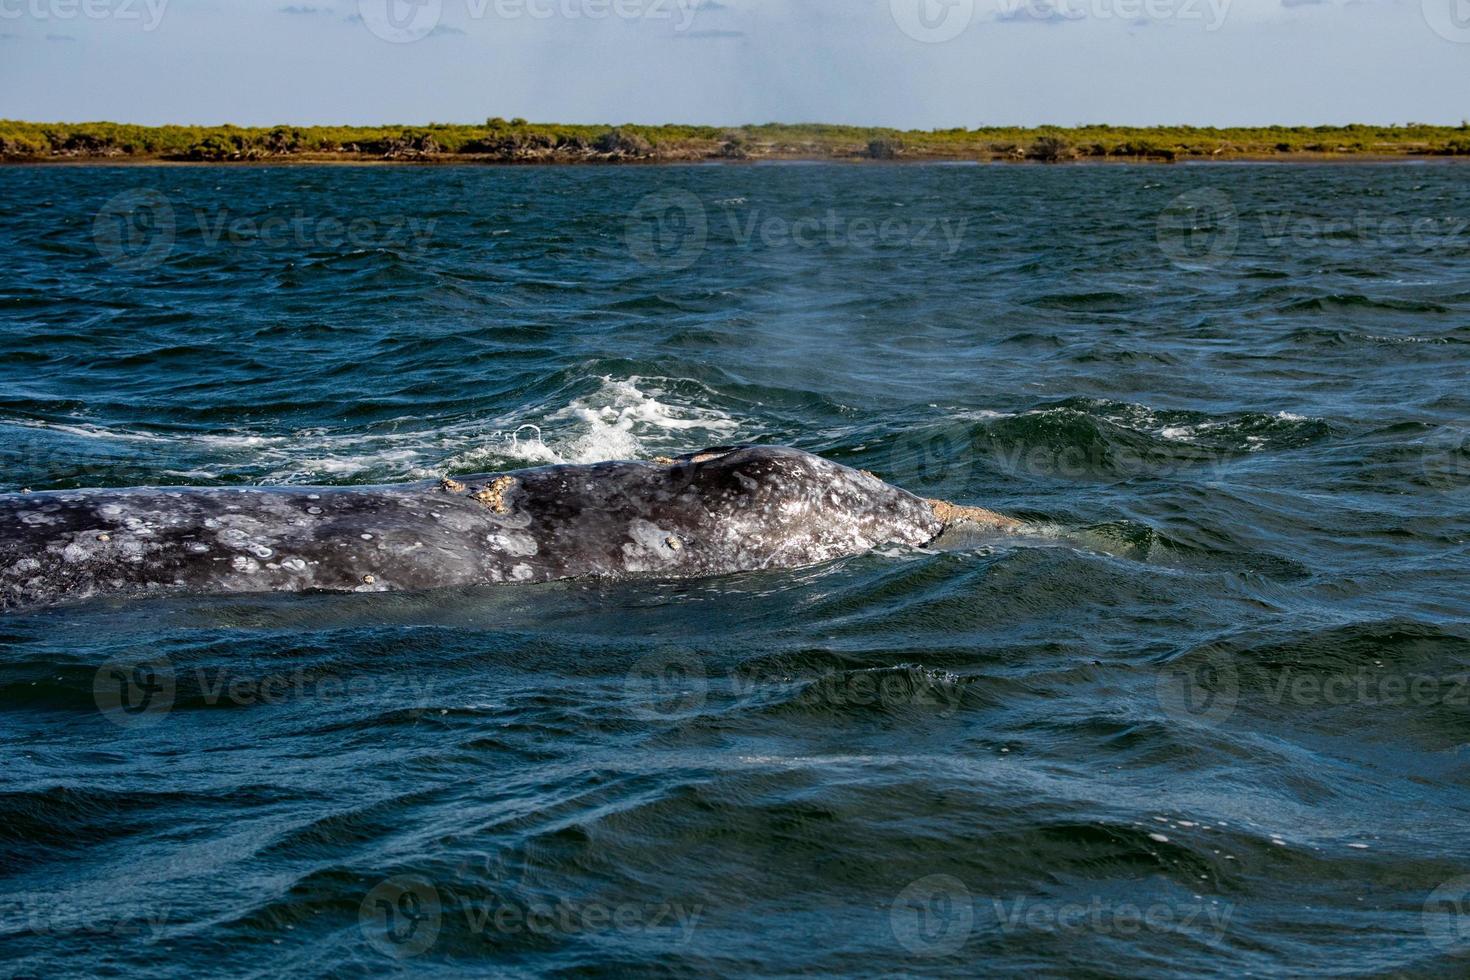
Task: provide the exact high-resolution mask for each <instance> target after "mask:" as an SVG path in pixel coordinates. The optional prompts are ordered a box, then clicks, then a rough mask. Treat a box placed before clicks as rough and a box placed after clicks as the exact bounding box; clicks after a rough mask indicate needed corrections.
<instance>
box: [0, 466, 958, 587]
mask: <svg viewBox="0 0 1470 980" xmlns="http://www.w3.org/2000/svg"><path fill="white" fill-rule="evenodd" d="M939 506H941V507H942V506H943V505H939ZM982 513H983V512H982ZM943 529H944V522H943V521H942V520H941V519H940V517H939V516H938V515H937V514H936V511H935V505H933V504H931V502H929V501H925V500H923V499H921V498H919V497H916V496H914V495H913V494H910V493H907V492H905V491H903V490H900V489H898V488H897V487H894V486H890V485H889V484H887V483H884V482H883V481H881V480H879V479H877V478H876V477H873V476H871V475H869V474H867V473H864V472H861V471H859V470H854V469H850V468H848V467H846V466H841V465H839V464H837V463H833V462H830V461H829V460H825V459H822V458H821V457H818V456H813V455H811V454H810V453H805V452H801V451H799V450H795V449H784V448H774V447H721V448H719V449H714V450H706V451H704V452H702V453H694V454H690V455H688V456H684V457H681V458H679V459H677V460H660V461H657V462H652V463H648V462H610V463H597V464H593V465H586V466H548V467H543V468H538V469H530V470H521V471H517V472H513V473H506V474H489V475H485V476H476V477H463V478H462V479H461V480H459V481H450V480H446V481H444V482H442V483H434V482H426V483H414V484H404V485H394V486H370V487H330V488H328V487H278V488H262V487H250V488H188V487H176V488H141V489H127V490H64V491H50V492H43V493H19V494H4V495H0V609H5V610H14V609H18V608H24V607H30V606H39V605H46V604H50V603H58V602H69V601H75V600H81V599H88V598H93V597H99V596H131V595H164V594H194V595H216V594H230V593H259V592H300V591H307V590H326V591H352V592H388V591H394V592H399V591H416V590H427V589H436V588H444V587H451V586H464V585H477V584H482V583H492V582H547V581H551V580H555V579H565V578H580V577H624V576H634V575H644V576H659V577H667V578H693V577H700V576H712V575H721V574H726V573H730V572H742V571H753V570H757V569H771V568H791V567H796V566H801V565H810V564H814V563H817V562H823V561H827V560H829V559H833V558H839V557H842V556H845V555H853V554H857V553H860V552H863V551H866V550H868V549H871V548H873V547H876V546H878V545H882V544H885V543H900V544H907V545H914V546H919V545H924V544H926V543H928V542H930V541H931V540H933V539H934V538H935V537H936V536H937V535H938V534H939V533H940V531H942V530H943Z"/></svg>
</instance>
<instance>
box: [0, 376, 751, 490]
mask: <svg viewBox="0 0 1470 980" xmlns="http://www.w3.org/2000/svg"><path fill="white" fill-rule="evenodd" d="M599 382H600V383H599V387H598V388H597V389H596V390H595V391H593V392H591V393H590V394H587V395H583V396H580V397H576V398H573V399H571V400H570V401H569V402H567V403H564V404H561V405H533V406H524V407H520V408H517V409H515V410H513V411H511V412H508V413H506V414H504V415H501V416H496V417H493V418H477V419H464V420H460V421H456V422H450V423H442V422H441V423H437V424H436V423H435V422H434V420H432V419H422V418H411V417H409V418H400V419H394V420H391V421H388V422H384V423H380V424H379V425H378V426H376V427H375V428H374V429H372V430H369V431H356V432H353V431H334V430H331V429H325V428H320V427H317V428H308V429H299V430H296V431H293V432H288V433H282V432H248V431H234V432H215V433H192V432H178V433H155V432H144V431H138V430H132V429H126V428H121V427H107V426H102V425H96V424H92V423H60V422H46V421H38V420H32V419H0V430H3V429H4V427H6V426H21V427H26V428H34V429H46V430H49V431H53V432H60V433H65V434H67V435H70V436H73V437H77V438H80V439H85V440H109V441H123V442H139V443H145V442H146V443H151V444H157V445H159V447H160V448H162V447H165V446H170V447H171V448H172V453H171V455H174V456H176V457H181V462H183V463H184V465H183V466H180V467H179V468H177V469H170V470H164V471H163V474H164V475H166V476H168V477H172V478H177V479H186V480H190V481H209V480H214V479H220V478H223V477H225V476H227V475H229V476H232V477H238V476H241V475H245V476H247V477H250V478H253V479H255V480H256V481H257V482H259V483H263V484H302V483H311V482H316V481H322V480H332V481H343V482H348V481H350V482H364V481H368V480H379V481H382V482H393V481H400V480H415V479H430V478H434V477H438V476H442V475H444V474H446V473H449V472H468V471H475V470H480V471H493V470H498V469H506V468H511V467H515V466H525V465H531V466H537V465H547V464H556V463H596V462H602V461H605V460H612V459H639V458H648V457H650V456H654V455H659V454H665V453H666V454H676V453H679V452H686V451H691V450H696V449H701V448H704V447H705V446H708V445H711V444H714V443H717V442H723V441H729V438H730V437H731V435H732V434H735V433H737V432H739V431H740V430H741V428H742V426H741V424H740V423H739V422H737V421H736V420H734V419H733V418H732V417H731V416H730V415H729V414H727V413H726V412H724V411H722V410H720V409H718V408H715V407H713V404H712V403H713V402H714V397H713V393H712V392H709V391H708V389H705V388H703V387H702V386H701V387H699V388H698V390H697V391H696V394H695V397H694V398H690V397H689V396H687V395H676V394H674V393H673V392H671V390H670V389H671V388H672V387H674V386H682V387H684V388H685V389H688V388H689V387H690V386H691V383H690V382H685V381H680V380H678V379H665V378H642V377H638V376H633V377H630V378H611V377H602V378H600V379H599ZM704 396H708V397H704Z"/></svg>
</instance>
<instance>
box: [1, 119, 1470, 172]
mask: <svg viewBox="0 0 1470 980" xmlns="http://www.w3.org/2000/svg"><path fill="white" fill-rule="evenodd" d="M1467 132H1470V128H1467V126H1466V125H1465V124H1463V123H1462V124H1461V125H1460V126H1427V125H1423V124H1419V123H1410V124H1407V125H1402V126H1397V125H1396V126H1367V125H1360V124H1359V125H1348V126H1260V127H1237V128H1232V129H1219V128H1214V127H1194V126H1153V127H1119V126H1108V125H1082V126H1074V127H1070V128H1061V127H1054V126H1047V127H1040V128H1029V129H1028V128H1025V127H1019V126H988V127H982V128H978V129H939V130H929V131H922V130H914V131H907V132H902V131H898V130H891V129H876V128H874V129H870V128H863V127H859V126H831V125H822V124H786V123H766V124H763V125H754V126H745V127H742V128H741V129H739V130H736V131H731V130H727V129H722V128H719V127H714V126H680V125H671V126H637V125H622V126H617V127H609V126H597V125H553V124H544V123H531V122H527V121H526V120H524V119H521V118H515V119H511V120H510V121H509V122H507V121H506V120H505V119H502V118H500V117H498V116H497V117H491V118H489V119H487V120H486V121H485V122H484V123H483V124H475V125H460V124H450V123H433V124H430V125H428V126H285V125H281V126H269V127H249V126H135V125H130V124H126V123H110V122H89V123H32V122H21V121H14V120H0V159H5V160H51V159H57V160H68V159H73V160H75V159H116V160H125V159H128V158H139V159H162V160H201V161H237V160H238V161H248V160H290V159H312V158H320V157H324V156H325V157H332V158H339V159H361V160H372V159H387V160H453V159H455V158H456V157H463V158H466V159H488V160H505V161H516V160H527V161H531V160H564V161H575V160H597V159H608V160H618V159H624V160H648V159H653V160H658V159H667V160H688V159H736V160H743V159H761V158H763V157H774V158H779V157H794V156H801V157H818V158H821V157H827V158H832V159H853V158H859V157H867V158H870V159H880V160H886V159H893V158H894V157H899V156H902V157H903V158H905V159H919V160H922V159H934V158H959V159H981V160H990V159H1028V158H1029V159H1033V160H1042V161H1048V162H1055V161H1060V160H1069V159H1073V158H1076V157H1098V158H1112V159H1120V158H1121V159H1128V158H1131V159H1142V160H1159V161H1166V160H1187V159H1229V158H1240V157H1257V158H1259V157H1267V158H1269V157H1277V156H1289V155H1295V154H1316V155H1329V156H1342V155H1346V154H1373V155H1382V156H1405V155H1419V156H1426V155H1441V156H1460V155H1466V154H1470V136H1467Z"/></svg>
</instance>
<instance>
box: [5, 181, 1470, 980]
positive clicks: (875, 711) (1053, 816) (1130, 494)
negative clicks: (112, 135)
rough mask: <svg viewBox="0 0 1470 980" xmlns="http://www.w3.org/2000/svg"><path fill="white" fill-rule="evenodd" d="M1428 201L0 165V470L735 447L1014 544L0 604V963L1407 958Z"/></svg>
mask: <svg viewBox="0 0 1470 980" xmlns="http://www.w3.org/2000/svg"><path fill="white" fill-rule="evenodd" d="M649 195H655V196H654V197H652V198H650V197H649ZM1181 195H1182V197H1181ZM1465 219H1470V170H1466V169H1464V168H1462V167H1453V166H1413V165H1396V166H1352V167H1327V166H1301V167H1279V166H1239V167H1237V166H1223V165H1221V166H1203V167H1169V168H1165V167H1108V168H1102V167H1072V168H1043V167H1034V168H1033V167H1024V168H1023V167H1014V168H1013V167H927V166H896V167H890V166H870V167H828V166H790V167H711V168H615V169H591V168H588V169H488V168H486V169H475V168H435V169H386V168H341V167H322V168H316V169H284V168H283V169H231V168H123V169H116V168H114V169H109V168H92V167H85V168H84V167H59V166H58V167H43V168H10V169H5V170H0V261H3V268H4V273H5V274H4V279H3V281H0V484H3V486H0V489H3V490H7V491H10V490H17V489H20V488H23V487H29V488H33V489H43V488H46V489H49V488H65V487H78V486H94V485H105V486H125V485H137V484H150V483H187V484H201V485H226V484H254V483H298V484H304V483H374V482H384V481H394V480H407V479H413V478H421V477H424V476H426V475H428V474H442V473H464V472H476V471H485V470H493V469H500V468H508V467H515V466H524V465H535V464H537V463H542V462H550V461H556V460H569V461H588V460H596V459H605V458H622V457H651V456H655V455H660V454H666V453H672V452H674V451H676V450H677V451H686V450H694V449H698V448H701V447H702V446H705V445H710V444H728V443H733V442H742V441H749V442H767V443H789V444H793V445H796V446H799V447H801V448H804V449H808V450H811V451H814V452H818V453H823V454H826V455H828V456H831V457H833V458H836V459H839V460H841V461H843V462H846V463H850V464H852V465H856V466H861V467H863V468H866V469H869V470H872V471H873V472H875V473H877V474H878V475H880V476H882V477H884V478H886V479H889V480H891V481H893V482H895V483H898V484H901V485H903V486H905V487H907V488H909V489H911V490H914V491H918V492H923V493H926V494H927V495H930V496H943V497H946V498H948V499H952V500H957V501H961V502H964V503H973V504H980V505H984V506H987V507H993V508H996V509H1000V510H1005V511H1009V512H1013V513H1016V514H1018V515H1021V516H1024V517H1025V518H1027V519H1029V520H1030V521H1032V522H1034V524H1035V525H1036V526H1037V530H1036V531H1035V532H1034V533H1031V534H1028V535H1025V536H1022V537H1019V538H1017V539H1016V540H1015V542H1014V543H1013V544H1011V545H1009V546H1005V547H998V546H996V545H995V543H994V542H993V541H991V542H989V543H988V545H987V546H986V547H985V548H982V549H978V550H972V549H965V548H960V549H958V550H952V551H947V552H943V553H938V552H935V553H927V552H914V551H903V550H892V551H889V552H887V553H882V554H870V555H865V556H861V557H858V558H853V559H850V560H846V561H841V562H837V563H835V564H831V565H827V566H822V567H816V568H810V569H806V570H801V571H796V572H789V573H779V574H756V575H745V576H733V577H729V578H724V579H719V580H712V581H699V582H648V581H644V582H637V583H625V584H585V583H571V584H562V585H553V586H546V587H524V588H514V587H501V588H489V589H485V590H481V591H459V592H455V593H453V594H450V595H432V596H378V595H366V596H281V597H243V598H241V597H237V598H230V599H205V598H196V599H174V600H168V601H152V602H107V603H93V604H88V605H74V606H63V607H59V608H54V609H49V610H43V611H39V612H31V613H25V614H18V615H12V616H9V617H6V618H5V619H4V620H0V712H3V733H4V734H3V738H4V743H3V744H4V750H5V754H4V766H3V768H0V882H3V895H0V965H3V970H4V972H6V973H10V974H17V975H36V976H61V975H88V974H98V973H103V974H106V975H111V976H150V977H151V976H176V977H193V976H198V975H210V974H222V975H275V974H277V973H281V972H286V973H290V974H299V975H322V976H360V975H379V974H382V973H385V972H392V971H396V970H402V971H406V972H411V973H413V974H427V975H433V974H441V975H446V976H450V975H455V976H458V975H469V976H484V975H492V974H495V975H502V974H503V975H525V976H533V975H556V976H571V975H588V974H597V973H603V972H619V971H629V972H632V971H636V972H637V973H640V974H644V973H652V974H660V975H668V976H704V975H708V974H710V973H715V974H740V973H764V974H794V973H800V972H808V973H815V974H829V975H830V974H859V975H871V974H879V973H882V974H891V973H912V974H938V973H954V974H961V973H963V974H973V973H981V974H985V975H998V976H1036V975H1060V974H1068V975H1081V976H1088V975H1093V976H1104V975H1128V976H1172V975H1181V974H1190V975H1196V974H1219V975H1230V976H1234V975H1238V974H1242V973H1256V974H1267V973H1290V974H1294V975H1349V974H1351V975H1369V974H1371V975H1405V976H1412V975H1431V974H1445V973H1463V972H1464V971H1465V970H1466V969H1467V963H1470V958H1467V956H1466V954H1467V953H1470V838H1467V834H1466V826H1467V822H1470V794H1467V788H1470V752H1467V750H1466V747H1467V743H1470V683H1467V681H1470V555H1467V545H1466V541H1467V536H1470V506H1467V504H1470V445H1467V442H1466V439H1467V433H1470V392H1467V387H1466V381H1467V370H1466V368H1467V356H1470V347H1467V344H1470V230H1467V227H1466V223H1465Z"/></svg>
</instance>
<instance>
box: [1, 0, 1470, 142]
mask: <svg viewBox="0 0 1470 980" xmlns="http://www.w3.org/2000/svg"><path fill="white" fill-rule="evenodd" d="M491 116H502V117H505V118H512V117H515V116H522V117H525V118H528V119H531V120H533V121H539V122H566V123H624V122H633V123H650V124H653V123H666V122H668V123H703V124H710V125H738V124H742V123H761V122H829V123H850V124H860V125H878V126H895V127H901V128H912V129H932V128H947V127H955V126H963V127H974V126H981V125H1038V124H1045V123H1051V124H1059V125H1073V124H1077V123H1089V122H1106V123H1112V124H1115V125H1153V124H1178V123H1187V124H1195V125H1222V126H1224V125H1264V124H1273V123H1279V124H1290V125H1303V124H1313V125H1316V124H1336V123H1347V122H1365V123H1392V122H1411V121H1412V122H1427V123H1441V124H1458V123H1459V122H1461V120H1463V119H1465V118H1467V117H1470V0H0V118H9V119H25V120H36V121H66V122H80V121H89V120H103V119H106V120H112V121H116V122H133V123H145V124H158V123H197V124H218V123H236V124H239V125H274V124H277V123H289V124H295V125H309V124H329V123H342V124H393V123H404V124H422V123H428V122H482V121H483V120H485V119H486V118H488V117H491Z"/></svg>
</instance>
